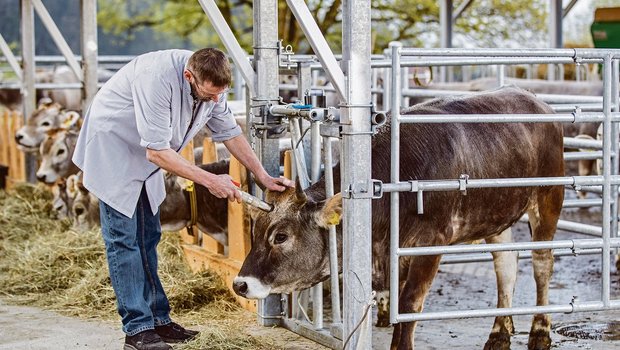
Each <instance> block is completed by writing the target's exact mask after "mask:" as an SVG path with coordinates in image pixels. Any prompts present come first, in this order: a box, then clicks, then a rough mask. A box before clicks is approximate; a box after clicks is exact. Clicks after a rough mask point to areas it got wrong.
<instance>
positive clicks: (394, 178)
mask: <svg viewBox="0 0 620 350" xmlns="http://www.w3.org/2000/svg"><path fill="white" fill-rule="evenodd" d="M390 48H391V49H392V71H394V72H398V71H399V69H398V68H399V67H400V49H401V48H402V44H401V43H399V42H391V43H390ZM390 83H391V85H392V89H394V90H400V79H399V77H398V76H394V77H392V80H391V82H390ZM391 103H392V106H393V108H392V117H391V124H392V125H391V128H392V130H391V133H392V137H391V144H390V145H391V148H390V154H391V166H390V173H391V177H390V182H392V183H398V182H399V181H400V180H399V178H400V94H392V102H391ZM399 200H400V198H399V193H398V192H392V193H390V323H392V324H395V323H396V322H397V318H398V255H397V251H398V248H399V244H398V235H399V230H400V226H399V221H398V217H399Z"/></svg>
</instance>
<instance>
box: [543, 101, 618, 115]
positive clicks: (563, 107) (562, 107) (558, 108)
mask: <svg viewBox="0 0 620 350" xmlns="http://www.w3.org/2000/svg"><path fill="white" fill-rule="evenodd" d="M547 103H550V106H551V108H553V111H554V112H556V113H562V112H573V111H574V110H575V108H576V107H578V108H579V109H581V111H582V112H602V111H603V105H602V104H601V103H579V104H578V105H575V104H574V103H566V104H555V103H554V102H547ZM614 108H615V105H612V109H614Z"/></svg>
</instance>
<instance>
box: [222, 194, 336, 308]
mask: <svg viewBox="0 0 620 350" xmlns="http://www.w3.org/2000/svg"><path fill="white" fill-rule="evenodd" d="M266 201H267V202H268V203H271V204H273V209H272V210H271V211H269V212H266V211H262V210H259V209H256V208H250V214H251V216H252V218H253V219H254V231H253V239H252V249H251V250H250V253H249V254H248V256H247V257H246V259H245V261H244V263H243V266H242V267H241V270H240V271H239V275H238V276H237V277H236V278H235V279H234V281H233V289H234V290H235V293H237V294H238V295H240V296H243V297H246V298H249V299H262V298H265V297H267V295H269V294H270V293H289V292H292V291H296V290H302V289H306V288H308V287H310V286H313V285H315V284H317V283H319V282H321V281H323V280H325V279H326V278H328V276H329V274H330V268H329V234H328V228H329V225H335V224H338V223H339V222H340V215H341V212H342V204H341V201H342V198H341V195H340V194H337V195H336V196H333V197H332V198H329V199H327V200H321V201H315V200H313V199H311V198H308V197H307V196H306V194H305V193H304V192H303V191H302V190H301V187H300V186H299V183H298V184H297V186H296V188H288V189H286V190H285V191H284V192H270V191H267V193H266Z"/></svg>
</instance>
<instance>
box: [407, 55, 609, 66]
mask: <svg viewBox="0 0 620 350" xmlns="http://www.w3.org/2000/svg"><path fill="white" fill-rule="evenodd" d="M588 61H594V62H592V63H601V62H602V61H603V60H602V59H600V60H588ZM589 63H590V62H589ZM519 64H575V61H574V60H573V59H572V58H561V57H551V58H545V57H523V58H517V57H489V58H485V57H477V58H453V59H450V58H439V59H429V58H422V59H418V60H411V59H408V60H407V59H405V60H402V61H401V63H400V66H401V67H444V66H494V65H519Z"/></svg>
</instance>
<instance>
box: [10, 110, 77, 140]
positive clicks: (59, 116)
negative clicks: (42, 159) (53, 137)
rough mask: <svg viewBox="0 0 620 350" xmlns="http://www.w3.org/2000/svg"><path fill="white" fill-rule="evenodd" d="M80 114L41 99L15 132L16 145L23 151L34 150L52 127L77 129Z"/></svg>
mask: <svg viewBox="0 0 620 350" xmlns="http://www.w3.org/2000/svg"><path fill="white" fill-rule="evenodd" d="M79 121H80V115H79V113H77V112H74V111H66V110H64V109H63V108H62V106H61V105H60V104H58V103H55V102H52V100H50V99H44V100H41V102H40V103H39V106H38V108H37V110H36V111H34V113H32V115H31V116H30V118H28V120H27V121H26V125H24V126H22V127H21V128H19V130H17V131H16V132H15V141H16V142H17V146H18V147H19V148H20V149H21V150H22V151H24V152H35V151H37V150H39V146H40V145H41V142H43V139H45V134H46V133H47V132H48V131H50V130H54V129H73V128H75V129H79Z"/></svg>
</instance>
